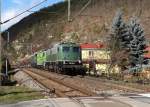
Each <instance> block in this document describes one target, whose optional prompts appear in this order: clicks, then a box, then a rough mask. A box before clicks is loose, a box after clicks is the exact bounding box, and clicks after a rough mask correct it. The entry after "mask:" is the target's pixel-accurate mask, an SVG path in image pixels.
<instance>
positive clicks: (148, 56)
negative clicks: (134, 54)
mask: <svg viewBox="0 0 150 107" xmlns="http://www.w3.org/2000/svg"><path fill="white" fill-rule="evenodd" d="M145 50H146V51H148V53H146V54H145V55H144V57H145V58H150V46H148V47H147V48H146V49H145Z"/></svg>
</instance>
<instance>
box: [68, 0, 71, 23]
mask: <svg viewBox="0 0 150 107" xmlns="http://www.w3.org/2000/svg"><path fill="white" fill-rule="evenodd" d="M70 7H71V3H70V0H68V22H70V21H71V19H70V15H71V11H70Z"/></svg>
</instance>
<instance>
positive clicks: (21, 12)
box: [0, 0, 47, 24]
mask: <svg viewBox="0 0 150 107" xmlns="http://www.w3.org/2000/svg"><path fill="white" fill-rule="evenodd" d="M46 1H47V0H44V1H42V2H40V3H38V4H36V5H35V6H33V7H31V8H29V9H27V10H25V11H23V12H21V13H19V14H18V15H16V16H14V17H12V18H10V19H8V20H6V21H4V22H0V24H4V23H7V22H9V21H10V20H12V19H15V18H16V17H18V16H20V15H22V14H24V13H25V12H28V11H29V10H31V9H33V8H35V7H37V6H39V5H41V4H42V3H44V2H46Z"/></svg>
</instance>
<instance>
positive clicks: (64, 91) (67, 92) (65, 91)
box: [23, 69, 96, 97]
mask: <svg viewBox="0 0 150 107" xmlns="http://www.w3.org/2000/svg"><path fill="white" fill-rule="evenodd" d="M23 71H24V72H25V73H26V74H28V75H29V76H30V77H32V78H33V79H34V80H36V81H37V82H39V83H40V84H42V85H43V86H44V87H46V88H48V89H49V90H51V91H52V92H53V93H55V94H56V95H57V96H59V97H77V96H95V95H96V94H95V93H94V92H92V91H89V90H87V89H83V88H81V87H78V86H77V85H74V84H71V83H69V82H64V81H60V80H58V79H57V78H54V77H52V76H50V75H47V74H46V73H43V72H39V71H38V70H37V71H35V70H31V69H30V70H29V69H23Z"/></svg>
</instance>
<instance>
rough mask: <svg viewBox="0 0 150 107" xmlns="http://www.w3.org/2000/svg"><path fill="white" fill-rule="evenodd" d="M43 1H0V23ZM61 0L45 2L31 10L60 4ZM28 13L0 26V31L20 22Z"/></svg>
mask: <svg viewBox="0 0 150 107" xmlns="http://www.w3.org/2000/svg"><path fill="white" fill-rule="evenodd" d="M42 1H44V0H1V22H4V21H6V20H8V19H10V18H12V17H14V16H16V15H17V14H19V13H21V12H23V11H25V10H27V9H29V8H30V7H33V6H34V5H36V4H38V3H40V2H42ZM60 1H63V0H47V1H46V2H44V3H43V4H41V5H40V6H38V7H35V8H34V9H32V10H33V11H37V10H39V9H41V8H43V7H47V6H49V5H52V4H54V3H57V2H60ZM29 14H30V13H29V12H26V13H24V14H22V15H21V16H19V17H17V18H15V19H13V20H11V21H9V22H7V23H5V24H2V25H1V31H4V30H6V29H8V28H9V27H10V26H12V25H13V24H15V23H17V22H18V21H20V20H21V19H22V18H24V17H25V16H27V15H29Z"/></svg>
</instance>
